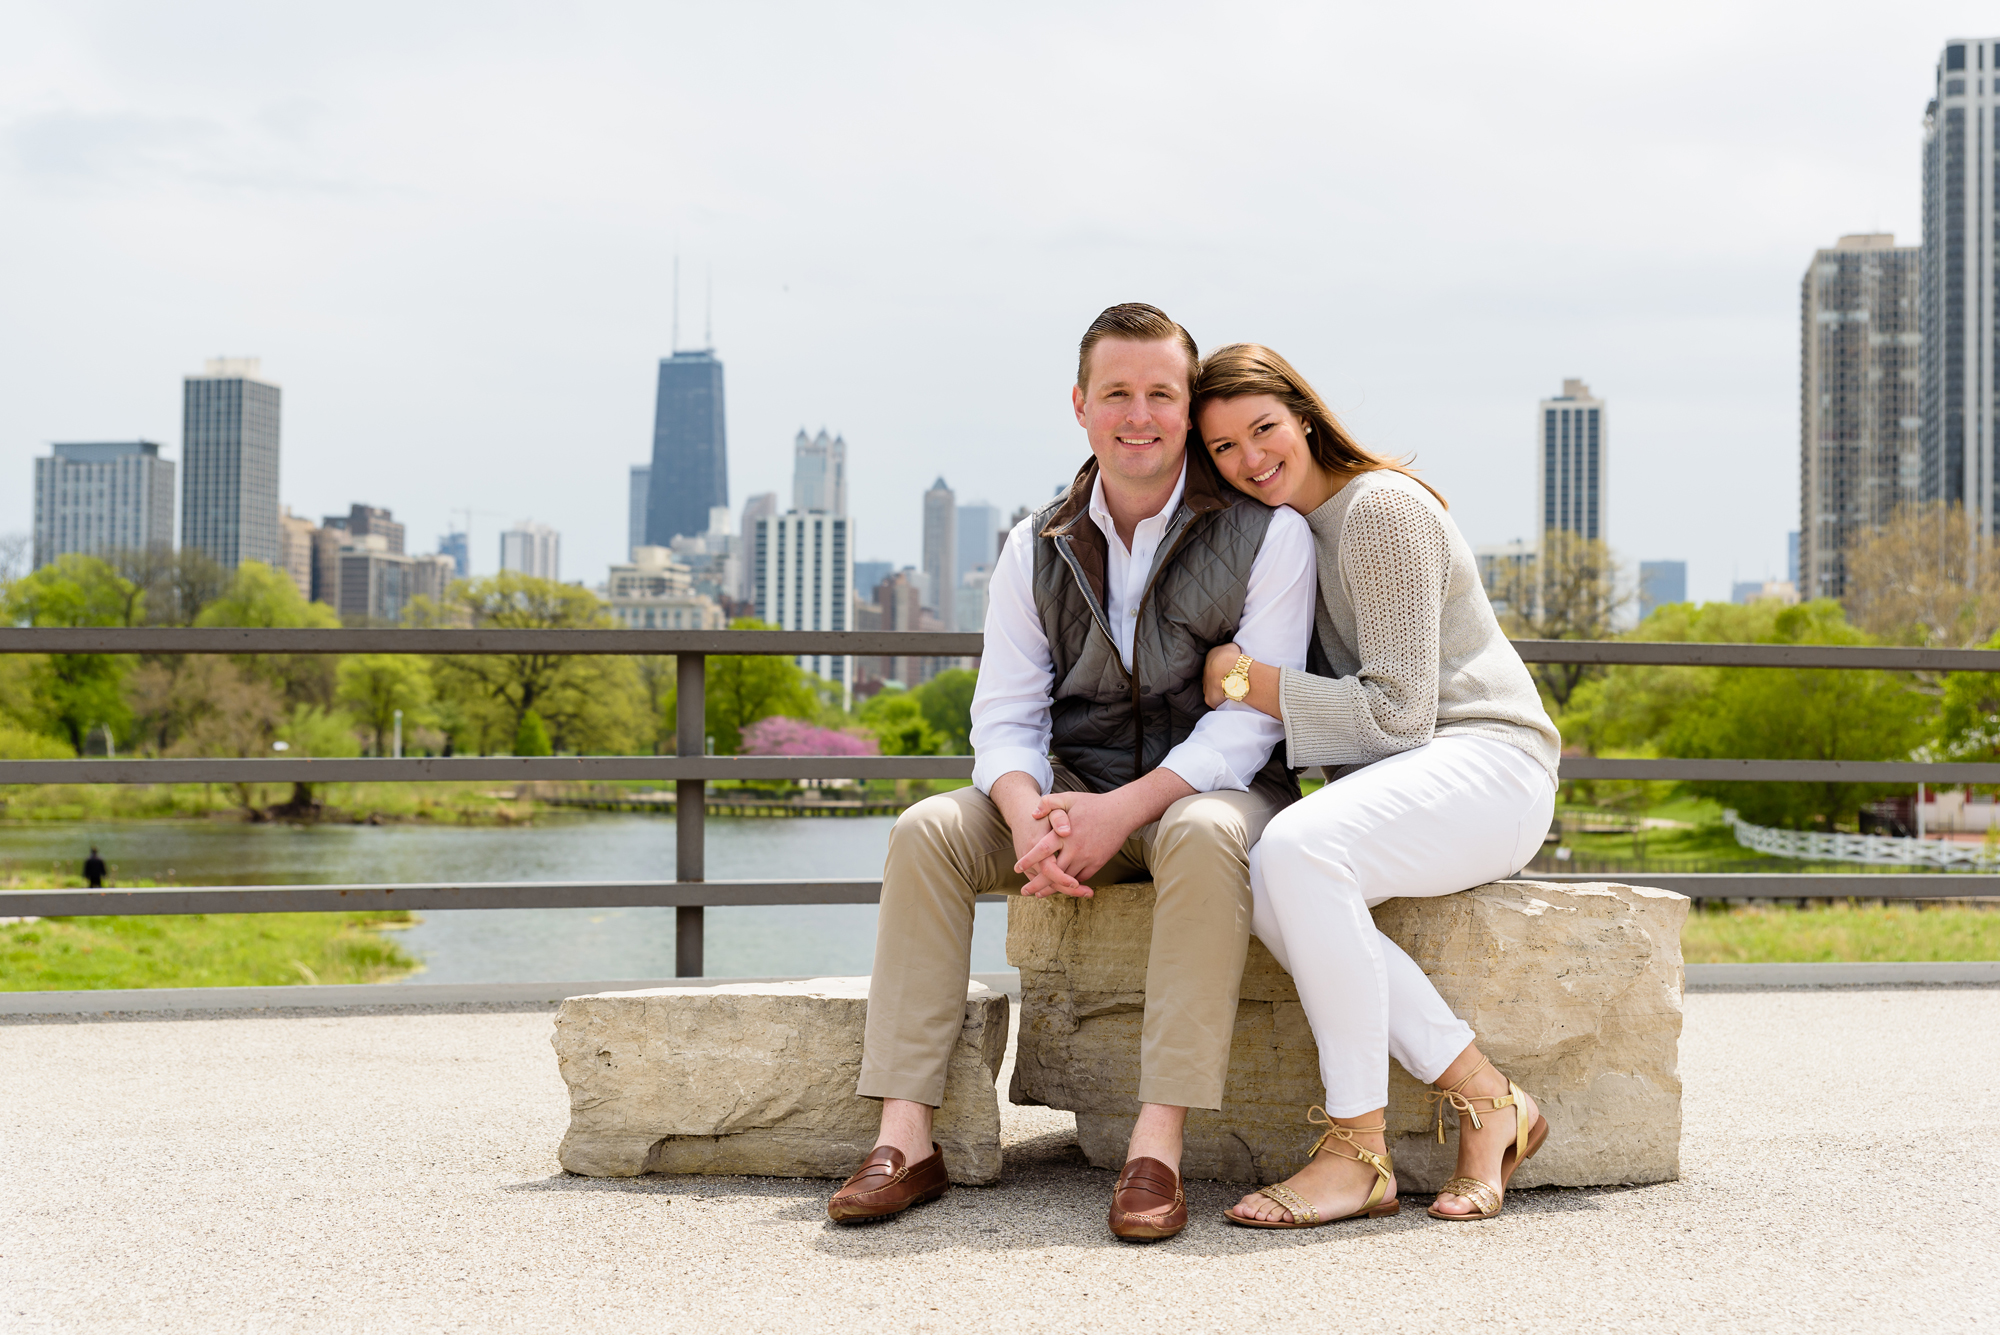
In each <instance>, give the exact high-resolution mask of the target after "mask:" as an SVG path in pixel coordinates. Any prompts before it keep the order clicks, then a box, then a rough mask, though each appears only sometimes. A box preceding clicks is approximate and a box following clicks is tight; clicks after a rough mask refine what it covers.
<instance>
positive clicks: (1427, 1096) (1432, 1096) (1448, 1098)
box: [1424, 1054, 1493, 1145]
mask: <svg viewBox="0 0 2000 1335" xmlns="http://www.w3.org/2000/svg"><path fill="white" fill-rule="evenodd" d="M1492 1064H1493V1063H1492V1062H1490V1061H1488V1060H1487V1059H1486V1058H1485V1056H1484V1055H1483V1054H1482V1055H1481V1056H1480V1058H1479V1065H1477V1066H1475V1067H1473V1068H1472V1069H1471V1070H1470V1071H1467V1072H1466V1073H1465V1075H1464V1077H1463V1078H1462V1079H1460V1080H1459V1081H1458V1082H1457V1083H1456V1084H1454V1085H1451V1086H1449V1087H1448V1088H1445V1089H1429V1090H1425V1091H1424V1102H1425V1103H1435V1104H1436V1105H1437V1134H1438V1144H1440V1145H1442V1144H1444V1106H1445V1105H1446V1104H1447V1103H1449V1104H1450V1105H1451V1106H1452V1110H1453V1111H1454V1112H1456V1113H1457V1114H1458V1115H1459V1116H1460V1117H1469V1118H1471V1119H1472V1129H1473V1130H1474V1131H1478V1130H1481V1129H1482V1127H1483V1126H1484V1124H1483V1123H1482V1122H1481V1121H1480V1120H1479V1110H1478V1109H1477V1108H1474V1107H1473V1106H1472V1099H1473V1098H1477V1097H1479V1096H1478V1095H1473V1096H1471V1097H1467V1096H1466V1095H1465V1094H1464V1093H1463V1092H1462V1091H1463V1090H1464V1089H1465V1087H1466V1086H1467V1085H1469V1084H1471V1083H1472V1077H1473V1076H1475V1075H1478V1074H1479V1073H1480V1072H1481V1071H1483V1070H1485V1069H1486V1068H1487V1067H1489V1066H1491V1065H1492ZM1487 1102H1489V1103H1490V1102H1492V1100H1491V1099H1488V1100H1487Z"/></svg>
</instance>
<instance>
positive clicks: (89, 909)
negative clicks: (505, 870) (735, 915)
mask: <svg viewBox="0 0 2000 1335" xmlns="http://www.w3.org/2000/svg"><path fill="white" fill-rule="evenodd" d="M881 897H882V882H881V881H880V880H867V879H855V878H846V877H839V878H834V879H830V880H820V881H488V882H457V883H449V882H439V883H437V884H418V885H189V886H159V887H146V888H144V889H133V890H121V889H106V890H5V891H0V917H36V918H68V917H92V916H99V915H104V916H117V915H123V914H134V913H355V912H383V911H387V910H392V909H408V910H410V911H412V912H417V911H432V910H437V909H611V908H730V907H739V906H743V905H758V904H766V905H769V904H873V903H875V902H876V901H877V900H879V899H880V898H881ZM981 898H983V899H987V900H999V899H1001V898H1003V896H1000V895H984V896H981ZM684 976H689V977H692V976H694V975H684Z"/></svg>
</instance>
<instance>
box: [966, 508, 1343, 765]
mask: <svg viewBox="0 0 2000 1335" xmlns="http://www.w3.org/2000/svg"><path fill="white" fill-rule="evenodd" d="M1034 523H1035V521H1034V517H1033V516H1030V517H1029V518H1027V519H1024V520H1022V521H1021V522H1020V523H1018V524H1016V525H1015V526H1014V530H1013V532H1011V533H1009V534H1008V535H1007V545H1006V546H1005V547H1004V548H1002V549H1001V552H1000V559H999V560H998V561H997V562H996V563H995V564H994V568H993V574H992V577H991V578H990V579H989V580H988V581H987V584H986V644H985V648H984V651H983V652H982V653H981V655H980V659H979V684H978V685H977V686H976V687H974V688H973V692H972V755H973V762H972V786H973V787H975V788H977V789H978V790H979V791H980V792H982V793H990V792H991V791H992V789H993V781H994V780H995V779H998V778H999V777H1000V776H1001V775H1003V774H1007V773H1011V772H1012V771H1014V770H1019V771H1021V772H1022V773H1023V774H1026V775H1028V776H1029V777H1031V778H1033V779H1034V781H1035V782H1036V783H1037V784H1039V785H1040V786H1041V790H1042V791H1043V792H1045V793H1046V792H1048V791H1049V789H1050V788H1051V787H1052V786H1054V784H1055V770H1054V769H1053V768H1052V767H1051V766H1050V764H1049V740H1050V734H1051V724H1050V708H1051V704H1050V701H1051V699H1052V697H1053V694H1054V691H1055V680H1056V667H1055V660H1054V658H1052V657H1051V656H1050V654H1049V642H1048V638H1047V637H1046V636H1045V635H1044V634H1043V633H1042V619H1041V617H1040V616H1038V615H1037V614H1036V612H1035V595H1034V575H1035V535H1034V533H1033V531H1032V530H1033V528H1034ZM1308 538H1310V535H1308ZM1308 545H1310V543H1308ZM1300 662H1301V663H1303V662H1304V660H1303V659H1301V660H1300Z"/></svg>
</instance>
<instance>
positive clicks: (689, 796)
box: [674, 654, 708, 978]
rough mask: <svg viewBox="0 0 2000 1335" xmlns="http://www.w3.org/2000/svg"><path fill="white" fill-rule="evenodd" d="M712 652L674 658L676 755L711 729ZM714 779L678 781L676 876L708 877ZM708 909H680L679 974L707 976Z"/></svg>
mask: <svg viewBox="0 0 2000 1335" xmlns="http://www.w3.org/2000/svg"><path fill="white" fill-rule="evenodd" d="M706 668H707V656H706V655H703V654H681V655H679V656H678V657H676V659H675V660H674V682H675V691H674V754H675V755H677V756H698V755H700V754H702V751H703V745H702V740H703V737H704V735H705V734H706V732H707V726H706V725H707V722H708V708H707V698H706V694H705V692H706V689H707V683H706V680H705V678H706V675H707V673H706ZM707 791H708V783H707V781H706V780H704V779H680V780H677V781H676V782H675V784H674V879H675V880H677V881H703V880H707V879H708V876H707V820H708V797H707ZM701 929H702V907H701V905H699V904H688V905H682V906H681V907H679V908H677V909H675V910H674V976H675V977H676V978H699V977H701V971H702V961H701Z"/></svg>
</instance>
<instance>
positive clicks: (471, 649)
mask: <svg viewBox="0 0 2000 1335" xmlns="http://www.w3.org/2000/svg"><path fill="white" fill-rule="evenodd" d="M984 643H985V637H984V636H983V635H981V634H980V633H979V632H977V631H886V630H850V631H832V630H829V631H801V630H499V629H492V628H481V629H452V628H441V629H414V628H408V627H384V628H379V629H371V630H359V629H357V630H349V629H331V628H329V629H311V630H298V629H261V628H253V627H224V626H196V627H185V626H83V627H61V626H9V627H0V653H36V654H248V653H257V654H556V655H564V654H833V655H846V654H853V655H861V656H874V657H905V656H907V657H950V658H977V657H979V655H980V653H981V651H982V649H983V646H984ZM1513 644H1514V649H1515V651H1516V652H1517V653H1519V654H1520V655H1521V658H1522V660H1523V661H1524V662H1529V663H1580V664H1593V665H1600V666H1617V665H1626V666H1641V665H1644V666H1682V667H1788V668H1848V669H1855V668H1864V669H1865V668H1875V669H1884V670H1888V671H1901V672H2000V649H1915V648H1905V647H1901V646H1896V645H1848V644H1708V643H1685V642H1676V641H1666V640H1515V641H1513Z"/></svg>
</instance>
